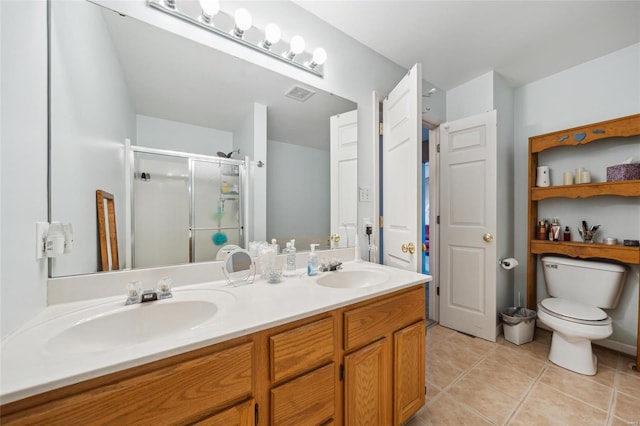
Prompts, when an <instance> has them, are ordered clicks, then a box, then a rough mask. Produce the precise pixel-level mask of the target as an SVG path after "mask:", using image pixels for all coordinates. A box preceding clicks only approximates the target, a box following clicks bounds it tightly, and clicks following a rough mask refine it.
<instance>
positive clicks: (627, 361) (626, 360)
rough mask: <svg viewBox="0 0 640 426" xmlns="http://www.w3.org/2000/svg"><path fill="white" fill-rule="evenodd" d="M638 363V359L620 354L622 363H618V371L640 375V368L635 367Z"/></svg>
mask: <svg viewBox="0 0 640 426" xmlns="http://www.w3.org/2000/svg"><path fill="white" fill-rule="evenodd" d="M635 365H636V359H635V358H631V357H629V356H626V355H621V356H620V363H619V364H618V371H620V372H621V373H624V374H629V375H631V376H636V377H640V371H638V369H633V368H632V367H634V366H635Z"/></svg>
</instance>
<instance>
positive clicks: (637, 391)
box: [616, 371, 640, 397]
mask: <svg viewBox="0 0 640 426" xmlns="http://www.w3.org/2000/svg"><path fill="white" fill-rule="evenodd" d="M616 390H618V391H619V392H624V393H626V394H627V395H631V396H634V397H640V374H626V373H621V372H619V371H618V376H617V377H616Z"/></svg>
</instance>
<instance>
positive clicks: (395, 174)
mask: <svg viewBox="0 0 640 426" xmlns="http://www.w3.org/2000/svg"><path fill="white" fill-rule="evenodd" d="M421 94H422V66H421V65H420V64H416V65H414V66H413V68H411V70H410V71H409V73H407V75H405V76H404V78H403V79H402V81H400V83H398V85H397V86H396V87H395V88H394V89H393V90H392V91H391V93H390V94H389V96H387V98H386V99H385V100H384V101H383V103H382V117H383V118H382V121H383V138H382V139H383V142H382V144H383V149H382V167H383V172H382V194H383V195H382V196H383V217H384V223H383V238H384V257H383V259H384V261H383V263H384V264H385V265H390V266H395V267H397V268H402V269H407V270H410V271H415V272H420V271H421V267H422V266H421V265H422V251H421V247H422V244H421V242H420V236H421V235H422V233H421V232H419V230H420V226H421V222H422V214H421V212H420V208H421V206H422V191H421V189H422V185H421V182H420V178H421V173H420V167H421V160H422V158H421V153H422V146H421V145H422V137H421V135H422V120H421V114H420V112H421V111H420V110H421V108H422V96H421ZM412 252H413V253H412Z"/></svg>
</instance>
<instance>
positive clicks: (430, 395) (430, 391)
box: [425, 380, 440, 404]
mask: <svg viewBox="0 0 640 426" xmlns="http://www.w3.org/2000/svg"><path fill="white" fill-rule="evenodd" d="M439 394H440V389H439V388H438V387H437V386H436V385H434V384H433V383H431V382H430V381H429V380H427V394H426V396H425V400H426V403H427V404H428V403H429V402H430V401H431V400H433V399H434V398H435V397H437V396H438V395H439Z"/></svg>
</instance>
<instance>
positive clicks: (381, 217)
mask: <svg viewBox="0 0 640 426" xmlns="http://www.w3.org/2000/svg"><path fill="white" fill-rule="evenodd" d="M378 226H380V228H384V217H383V216H380V218H379V221H378Z"/></svg>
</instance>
